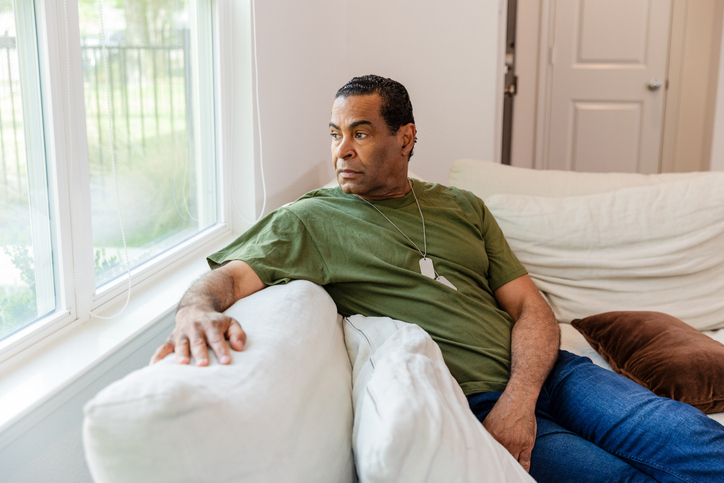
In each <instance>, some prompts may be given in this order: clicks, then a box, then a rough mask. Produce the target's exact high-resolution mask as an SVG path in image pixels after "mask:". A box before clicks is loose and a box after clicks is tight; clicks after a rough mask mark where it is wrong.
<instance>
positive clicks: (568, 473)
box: [468, 351, 724, 483]
mask: <svg viewBox="0 0 724 483" xmlns="http://www.w3.org/2000/svg"><path fill="white" fill-rule="evenodd" d="M499 397H500V393H499V392H497V393H483V394H473V395H470V396H468V403H469V404H470V409H471V410H472V411H473V413H475V415H476V417H477V418H478V419H479V420H480V421H483V420H484V419H485V417H486V416H487V415H488V413H489V412H490V410H491V409H492V408H493V406H494V405H495V403H496V401H497V400H498V398H499ZM536 420H537V423H538V432H537V434H536V443H535V447H534V448H533V453H532V455H531V470H530V474H531V476H533V478H535V479H536V480H537V481H539V482H547V481H551V482H568V481H570V482H591V483H593V482H644V481H661V482H690V483H706V482H724V426H722V425H721V424H719V423H717V422H716V421H714V420H713V419H711V418H709V417H708V416H706V415H705V414H704V413H702V412H701V411H699V410H698V409H695V408H693V407H692V406H689V405H688V404H684V403H680V402H678V401H674V400H671V399H667V398H662V397H659V396H656V395H655V394H654V393H652V392H651V391H649V390H648V389H646V388H644V387H642V386H640V385H639V384H637V383H635V382H633V381H631V380H630V379H627V378H625V377H623V376H620V375H618V374H616V373H614V372H611V371H609V370H606V369H603V368H601V367H599V366H597V365H595V364H593V363H592V362H591V360H590V359H588V358H587V357H580V356H577V355H575V354H571V353H569V352H566V351H560V353H559V357H558V361H557V362H556V364H555V366H554V367H553V370H552V371H551V373H550V375H549V376H548V379H547V380H546V382H545V384H544V385H543V388H542V390H541V395H540V397H539V398H538V404H537V406H536Z"/></svg>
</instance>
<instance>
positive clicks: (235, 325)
mask: <svg viewBox="0 0 724 483" xmlns="http://www.w3.org/2000/svg"><path fill="white" fill-rule="evenodd" d="M227 335H228V336H229V343H230V344H231V348H232V349H234V350H235V351H242V350H244V344H245V343H246V332H244V330H243V329H242V328H241V325H240V324H239V322H237V321H236V320H234V319H231V325H229V330H228V331H227Z"/></svg>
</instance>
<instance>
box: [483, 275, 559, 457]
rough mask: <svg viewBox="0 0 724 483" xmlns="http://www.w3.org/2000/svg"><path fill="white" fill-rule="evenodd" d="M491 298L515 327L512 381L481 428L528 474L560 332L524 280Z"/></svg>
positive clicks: (550, 313)
mask: <svg viewBox="0 0 724 483" xmlns="http://www.w3.org/2000/svg"><path fill="white" fill-rule="evenodd" d="M495 298H496V299H497V301H498V304H499V305H500V307H501V308H502V309H503V310H505V311H506V312H508V313H509V314H510V316H511V317H512V318H513V321H514V325H513V332H512V336H511V367H510V380H509V381H508V384H507V385H506V386H505V390H504V391H503V394H502V395H501V396H500V399H498V402H497V403H496V404H495V406H494V407H493V409H492V411H490V413H489V414H488V416H487V417H486V418H485V421H483V426H485V429H487V430H488V432H489V433H490V434H491V435H492V436H493V437H494V438H495V439H496V440H498V442H500V443H501V444H502V445H503V446H505V448H506V449H507V450H508V451H509V452H510V453H511V454H512V455H513V456H514V457H515V458H516V459H517V460H518V462H519V463H520V464H521V466H523V468H525V470H526V471H530V455H531V451H532V450H533V445H534V444H535V435H536V421H535V405H536V401H537V400H538V395H539V393H540V390H541V387H542V386H543V382H544V381H545V379H546V377H548V373H549V372H550V370H551V369H552V368H553V364H554V363H555V361H556V358H557V357H558V347H559V346H560V328H559V327H558V323H557V322H556V318H555V316H554V315H553V311H552V310H551V308H550V307H549V306H548V304H547V303H546V301H545V300H544V299H543V297H542V296H541V295H540V293H539V292H538V289H537V288H536V287H535V285H533V281H532V280H531V279H530V277H529V276H528V275H524V276H522V277H519V278H517V279H515V280H513V281H511V282H508V283H506V284H505V285H503V286H502V287H500V288H499V289H498V290H496V291H495Z"/></svg>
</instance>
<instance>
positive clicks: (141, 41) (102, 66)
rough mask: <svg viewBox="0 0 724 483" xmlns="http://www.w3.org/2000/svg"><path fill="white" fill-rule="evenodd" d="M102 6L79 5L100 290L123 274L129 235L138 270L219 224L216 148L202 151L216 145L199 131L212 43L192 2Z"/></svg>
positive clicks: (85, 1)
mask: <svg viewBox="0 0 724 483" xmlns="http://www.w3.org/2000/svg"><path fill="white" fill-rule="evenodd" d="M105 3H106V4H107V5H108V7H106V8H104V9H103V15H102V17H101V14H100V11H99V9H98V6H97V5H98V2H97V0H79V2H78V8H79V23H80V42H81V52H82V61H83V89H84V98H85V118H86V131H87V142H88V163H89V172H90V206H91V215H92V223H93V250H94V267H95V280H96V285H97V286H100V285H103V284H104V283H106V282H108V281H110V280H113V279H114V278H115V277H118V276H122V275H123V274H124V273H125V271H126V269H125V263H124V262H123V261H124V257H125V253H124V250H123V247H124V240H123V235H124V234H125V243H126V244H127V245H128V250H127V252H128V256H129V259H130V263H131V265H132V266H135V265H138V264H140V263H143V262H145V261H146V260H148V259H150V258H152V257H154V256H156V255H157V254H159V253H161V252H163V251H165V250H167V249H168V248H170V247H172V246H175V245H177V244H178V243H179V242H180V241H183V240H186V239H188V238H189V237H190V236H193V235H194V234H196V233H197V232H198V231H200V230H202V229H204V228H207V227H209V226H211V225H213V224H214V223H215V222H216V220H217V216H216V196H215V191H216V190H215V173H214V163H210V162H209V160H210V159H213V151H212V152H211V153H204V152H203V150H202V149H199V148H200V147H202V146H200V145H203V143H204V142H205V141H206V142H207V144H210V147H211V148H213V142H211V143H208V139H204V138H203V136H204V133H203V132H199V131H200V129H201V122H200V119H201V118H202V117H211V118H212V119H213V117H212V116H213V111H212V112H211V113H205V112H199V111H200V110H202V109H203V108H204V106H213V88H212V87H213V84H212V81H211V79H210V78H204V77H203V76H199V74H200V73H201V71H200V69H199V65H198V62H195V61H194V60H195V58H198V57H199V55H201V56H203V57H204V58H211V56H212V53H211V41H210V40H211V39H201V42H196V43H194V41H193V39H194V38H196V39H199V37H198V35H197V33H196V32H195V30H197V29H198V21H199V19H198V12H197V11H196V9H195V7H194V5H193V2H191V3H192V4H190V3H189V1H187V0H120V1H115V2H105ZM200 3H203V2H200ZM101 27H103V30H101ZM103 36H104V37H105V38H104V39H103V38H102V37H103ZM204 40H205V41H204ZM103 42H105V50H104V48H103V45H102V43H103ZM194 48H196V49H197V50H198V52H194ZM204 51H205V52H204ZM104 54H105V56H104ZM108 110H110V113H111V114H110V117H109V116H108ZM113 164H115V173H114V170H113V167H112V165H113ZM114 178H115V180H114ZM116 189H117V190H118V200H117V199H116V193H115V190H116ZM117 201H118V202H119V203H120V206H121V207H122V209H121V213H122V215H123V226H124V230H123V231H122V230H121V229H120V223H119V218H118V209H117Z"/></svg>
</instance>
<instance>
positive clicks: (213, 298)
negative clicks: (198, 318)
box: [176, 260, 264, 313]
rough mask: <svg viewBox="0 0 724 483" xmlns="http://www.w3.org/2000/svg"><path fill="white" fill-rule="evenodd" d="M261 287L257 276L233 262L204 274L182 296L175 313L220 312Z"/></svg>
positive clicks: (249, 268) (242, 265)
mask: <svg viewBox="0 0 724 483" xmlns="http://www.w3.org/2000/svg"><path fill="white" fill-rule="evenodd" d="M262 288H264V284H263V283H262V282H261V280H260V279H259V277H258V276H257V275H256V273H254V271H253V270H252V269H251V267H249V265H248V264H246V263H245V262H242V261H238V260H234V261H231V262H229V263H227V264H226V265H224V266H223V267H219V268H217V269H215V270H212V271H211V272H209V273H207V274H206V275H204V276H203V277H201V278H200V279H199V280H197V281H196V282H195V283H194V284H193V285H191V288H189V289H188V291H187V292H186V293H185V294H184V296H183V297H182V298H181V301H180V302H179V304H178V308H177V309H176V312H177V313H178V312H181V311H182V310H183V309H186V308H189V307H194V308H199V309H204V310H214V311H216V312H223V311H224V310H226V309H228V308H229V307H231V306H232V305H233V304H234V302H236V301H237V300H239V299H242V298H244V297H246V296H248V295H251V294H252V293H254V292H257V291H259V290H261V289H262Z"/></svg>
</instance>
